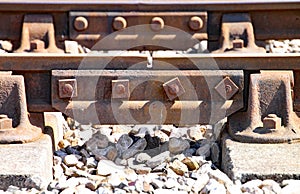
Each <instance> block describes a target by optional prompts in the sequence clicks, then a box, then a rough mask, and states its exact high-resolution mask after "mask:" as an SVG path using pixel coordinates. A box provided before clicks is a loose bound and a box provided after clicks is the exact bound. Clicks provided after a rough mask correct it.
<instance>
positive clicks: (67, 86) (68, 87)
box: [62, 84, 74, 96]
mask: <svg viewBox="0 0 300 194" xmlns="http://www.w3.org/2000/svg"><path fill="white" fill-rule="evenodd" d="M73 91H74V89H73V86H72V85H71V84H65V85H64V86H63V88H62V92H63V93H64V94H66V95H69V96H72V93H73Z"/></svg>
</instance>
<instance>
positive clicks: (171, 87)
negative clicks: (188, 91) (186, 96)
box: [168, 83, 179, 95]
mask: <svg viewBox="0 0 300 194" xmlns="http://www.w3.org/2000/svg"><path fill="white" fill-rule="evenodd" d="M168 91H169V93H170V94H172V95H176V94H177V93H178V92H179V87H178V85H177V84H175V83H173V84H170V85H169V86H168Z"/></svg>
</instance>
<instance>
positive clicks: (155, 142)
mask: <svg viewBox="0 0 300 194" xmlns="http://www.w3.org/2000/svg"><path fill="white" fill-rule="evenodd" d="M145 139H146V142H147V146H146V148H145V150H149V149H154V148H157V147H159V145H160V139H159V137H151V135H149V134H146V135H145Z"/></svg>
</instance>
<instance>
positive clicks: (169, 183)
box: [165, 178, 178, 189]
mask: <svg viewBox="0 0 300 194" xmlns="http://www.w3.org/2000/svg"><path fill="white" fill-rule="evenodd" d="M177 185H178V183H177V181H176V180H175V179H174V178H168V180H167V181H166V182H165V187H166V188H167V189H172V188H175V187H176V186H177Z"/></svg>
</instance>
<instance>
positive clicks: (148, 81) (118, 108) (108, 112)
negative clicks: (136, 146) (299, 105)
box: [51, 70, 244, 124]
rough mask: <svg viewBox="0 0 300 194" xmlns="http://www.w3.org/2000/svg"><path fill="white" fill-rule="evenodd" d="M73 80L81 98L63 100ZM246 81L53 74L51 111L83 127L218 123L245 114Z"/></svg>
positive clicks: (222, 76)
mask: <svg viewBox="0 0 300 194" xmlns="http://www.w3.org/2000/svg"><path fill="white" fill-rule="evenodd" d="M69 79H74V80H76V83H77V86H76V90H77V96H70V98H62V97H61V96H60V95H59V91H60V89H59V87H60V85H61V82H62V81H61V80H69ZM228 80H230V81H228ZM243 81H244V79H243V71H209V70H205V71H199V70H198V71H193V70H191V71H190V70H182V71H175V70H171V71H170V70H168V71H164V70H134V71H133V70H92V71H91V70H68V71H62V70H53V71H52V90H51V91H52V106H53V107H54V108H55V109H57V110H59V111H61V112H63V113H65V114H67V115H69V116H73V117H75V119H78V120H79V122H84V123H86V122H90V123H101V124H112V123H113V124H124V123H130V124H132V123H135V124H137V123H138V124H143V123H144V124H145V123H151V124H164V123H165V124H171V123H172V124H195V123H214V122H217V121H218V120H220V119H222V118H224V117H226V116H229V115H231V114H232V113H234V112H236V111H238V110H240V109H241V108H243V88H244V83H243ZM228 87H237V89H234V90H228ZM227 93H228V94H229V95H226V94H227ZM224 97H225V98H224Z"/></svg>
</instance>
